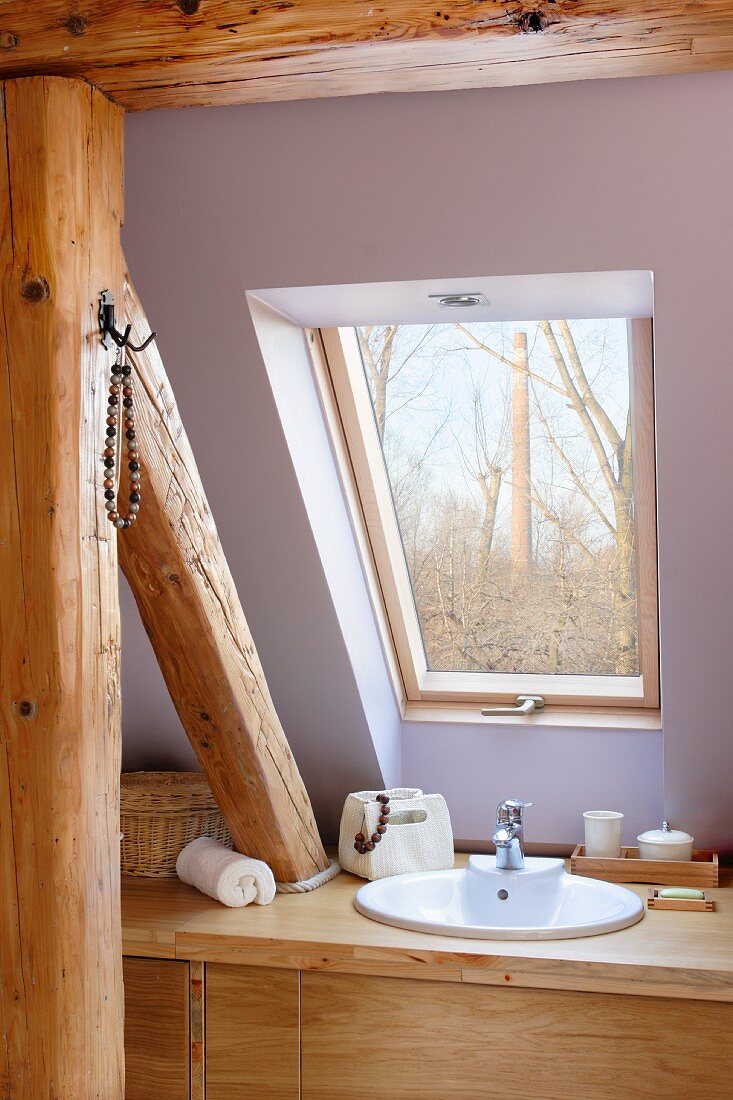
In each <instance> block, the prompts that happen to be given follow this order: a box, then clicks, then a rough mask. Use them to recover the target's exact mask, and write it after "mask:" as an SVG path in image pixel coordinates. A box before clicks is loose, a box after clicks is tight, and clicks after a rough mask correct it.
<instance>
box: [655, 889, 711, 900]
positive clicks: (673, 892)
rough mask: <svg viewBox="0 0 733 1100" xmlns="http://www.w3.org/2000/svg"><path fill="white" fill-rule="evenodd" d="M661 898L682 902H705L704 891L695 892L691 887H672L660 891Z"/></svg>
mask: <svg viewBox="0 0 733 1100" xmlns="http://www.w3.org/2000/svg"><path fill="white" fill-rule="evenodd" d="M659 897H660V898H676V899H678V900H680V901H704V900H705V894H704V893H703V892H702V890H693V889H692V888H691V887H690V886H670V887H668V888H667V889H666V890H660V891H659Z"/></svg>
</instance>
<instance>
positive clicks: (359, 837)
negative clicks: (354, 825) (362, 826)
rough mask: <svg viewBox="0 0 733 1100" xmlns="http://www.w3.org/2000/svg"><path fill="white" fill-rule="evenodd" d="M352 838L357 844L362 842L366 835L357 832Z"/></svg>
mask: <svg viewBox="0 0 733 1100" xmlns="http://www.w3.org/2000/svg"><path fill="white" fill-rule="evenodd" d="M354 840H355V841H356V843H357V844H363V843H364V841H365V840H366V837H365V836H364V834H363V833H357V834H356V836H355V837H354Z"/></svg>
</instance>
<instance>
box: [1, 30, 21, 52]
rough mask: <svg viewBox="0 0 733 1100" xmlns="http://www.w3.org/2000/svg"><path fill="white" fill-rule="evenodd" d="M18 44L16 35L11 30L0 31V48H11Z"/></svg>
mask: <svg viewBox="0 0 733 1100" xmlns="http://www.w3.org/2000/svg"><path fill="white" fill-rule="evenodd" d="M17 45H18V36H17V34H13V32H12V31H0V50H12V49H14V48H15V47H16V46H17Z"/></svg>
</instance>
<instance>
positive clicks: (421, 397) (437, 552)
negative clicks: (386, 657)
mask: <svg viewBox="0 0 733 1100" xmlns="http://www.w3.org/2000/svg"><path fill="white" fill-rule="evenodd" d="M357 335H358V338H359V345H360V348H361V352H362V359H363V362H364V371H365V375H366V379H367V383H368V386H369V392H370V395H371V399H372V406H373V410H374V418H375V422H376V426H377V431H378V433H379V436H380V439H381V442H382V449H383V453H384V459H385V466H386V470H387V475H388V479H389V484H390V487H391V491H392V497H393V501H394V507H395V512H396V515H397V520H398V524H399V528H400V532H401V535H402V541H403V545H404V550H405V557H406V560H407V565H408V569H409V574H410V578H411V581H412V588H413V595H414V599H415V605H416V608H417V613H418V618H419V621H420V625H421V629H422V634H423V640H424V644H425V653H426V658H427V664H428V667H429V668H430V669H433V670H440V671H476V672H516V673H558V674H568V675H584V674H585V675H595V676H614V675H624V676H635V675H638V674H639V661H638V646H637V609H636V563H635V550H634V515H633V511H634V510H633V470H632V462H631V425H630V415H629V391H630V385H629V347H628V325H627V322H626V320H624V319H610V320H609V319H601V320H581V321H572V320H570V321H551V322H550V321H532V322H526V321H522V322H501V323H492V324H486V323H468V324H440V325H431V326H425V325H399V326H398V325H392V326H372V327H368V328H360V329H357Z"/></svg>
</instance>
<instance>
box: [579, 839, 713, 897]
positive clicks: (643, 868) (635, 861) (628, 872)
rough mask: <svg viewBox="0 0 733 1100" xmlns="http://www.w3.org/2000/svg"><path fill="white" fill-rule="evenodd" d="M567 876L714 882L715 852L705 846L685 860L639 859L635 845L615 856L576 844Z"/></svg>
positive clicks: (668, 882) (681, 883)
mask: <svg viewBox="0 0 733 1100" xmlns="http://www.w3.org/2000/svg"><path fill="white" fill-rule="evenodd" d="M570 873H571V875H583V876H584V877H585V878H601V879H605V880H606V882H653V883H656V884H657V885H659V886H699V887H701V888H704V887H706V886H717V885H718V853H717V852H713V851H711V850H709V849H707V848H704V849H700V851H698V852H693V853H692V859H691V860H690V862H689V863H688V862H687V861H683V860H677V859H674V860H673V859H639V849H638V848H622V849H621V855H620V856H619V858H618V859H610V858H609V859H604V858H602V857H596V856H587V855H586V854H585V846H584V845H583V844H578V845H577V847H576V848H575V851H574V852H573V854H572V856H571V857H570Z"/></svg>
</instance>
